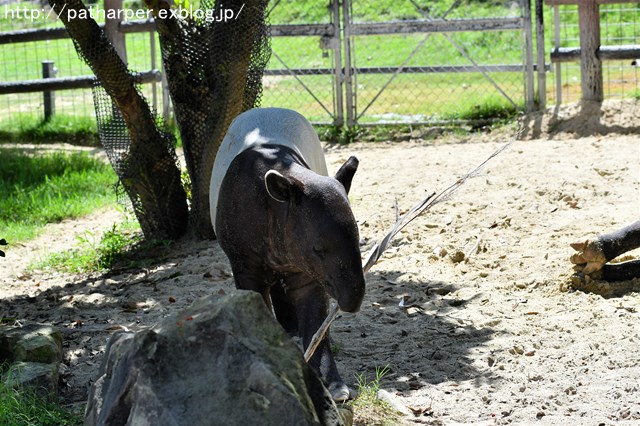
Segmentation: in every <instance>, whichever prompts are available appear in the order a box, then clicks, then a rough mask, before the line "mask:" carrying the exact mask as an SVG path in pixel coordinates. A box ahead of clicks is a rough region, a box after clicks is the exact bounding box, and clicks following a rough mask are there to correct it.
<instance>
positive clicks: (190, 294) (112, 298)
mask: <svg viewBox="0 0 640 426" xmlns="http://www.w3.org/2000/svg"><path fill="white" fill-rule="evenodd" d="M150 253H152V254H153V255H154V256H156V260H155V262H153V261H152V260H151V261H145V262H142V263H144V264H145V267H142V268H140V267H135V268H128V267H125V266H122V265H120V266H118V267H116V268H115V269H114V270H112V271H110V272H107V273H104V274H93V275H91V276H86V277H81V278H77V277H76V278H74V277H72V276H70V277H69V281H67V284H65V285H64V286H54V287H50V288H47V289H45V290H43V291H40V290H39V288H38V287H31V288H29V289H28V291H29V293H28V294H23V295H19V296H15V297H11V298H5V299H0V318H2V319H3V323H5V324H12V323H15V324H20V323H26V322H36V323H43V324H50V325H53V326H55V327H56V328H58V329H59V330H60V331H61V333H62V336H63V350H64V360H63V363H64V364H65V365H66V367H68V368H64V367H63V374H62V377H63V383H62V385H61V386H60V394H61V397H62V402H63V403H75V402H79V401H84V400H86V398H87V392H88V388H89V385H90V383H91V382H92V381H93V380H94V378H95V374H96V372H97V369H98V367H99V366H100V363H101V362H102V354H103V353H104V350H105V347H106V343H107V341H108V340H109V338H110V337H111V335H112V334H113V333H115V332H116V331H119V330H123V329H129V330H133V331H136V330H139V329H141V328H144V327H150V326H153V325H155V324H156V323H157V322H159V321H160V320H162V318H164V317H166V316H168V315H171V314H173V313H175V312H177V311H179V310H181V309H183V308H185V307H187V306H189V305H190V304H191V303H192V302H193V301H194V300H195V299H197V298H199V297H202V296H206V295H208V294H212V293H216V292H219V291H221V290H224V291H232V290H233V280H232V278H231V275H230V273H229V272H228V270H227V269H228V263H227V261H226V258H225V257H224V254H223V253H222V250H220V249H219V247H217V244H215V243H213V242H211V241H193V240H185V241H180V242H178V243H175V244H173V245H172V246H168V247H164V248H155V249H153V250H151V251H150V252H146V254H147V255H148V254H150ZM137 254H138V255H142V253H140V252H137ZM46 279H47V277H46V276H42V280H41V281H42V283H41V284H40V285H41V286H42V287H46Z"/></svg>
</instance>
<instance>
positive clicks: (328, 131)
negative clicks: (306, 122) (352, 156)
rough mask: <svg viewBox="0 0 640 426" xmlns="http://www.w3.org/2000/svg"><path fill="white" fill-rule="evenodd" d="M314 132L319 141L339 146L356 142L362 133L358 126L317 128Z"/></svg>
mask: <svg viewBox="0 0 640 426" xmlns="http://www.w3.org/2000/svg"><path fill="white" fill-rule="evenodd" d="M316 130H317V131H318V136H319V137H320V139H321V140H323V141H326V142H330V143H339V144H349V143H352V142H357V141H358V137H359V136H360V134H361V132H362V130H361V128H360V127H359V126H354V127H351V128H349V127H346V126H317V127H316Z"/></svg>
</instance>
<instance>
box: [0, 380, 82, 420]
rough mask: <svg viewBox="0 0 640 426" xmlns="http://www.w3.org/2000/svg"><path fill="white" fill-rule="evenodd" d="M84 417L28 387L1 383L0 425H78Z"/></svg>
mask: <svg viewBox="0 0 640 426" xmlns="http://www.w3.org/2000/svg"><path fill="white" fill-rule="evenodd" d="M81 424H82V418H81V417H80V416H78V415H77V414H74V413H72V412H71V411H68V410H66V409H65V408H63V407H61V406H60V405H58V404H55V403H53V402H49V401H46V400H44V399H42V398H40V397H39V396H37V395H36V394H35V393H34V392H32V391H30V390H28V389H20V388H13V387H11V386H8V385H7V384H5V383H0V425H7V426H77V425H81Z"/></svg>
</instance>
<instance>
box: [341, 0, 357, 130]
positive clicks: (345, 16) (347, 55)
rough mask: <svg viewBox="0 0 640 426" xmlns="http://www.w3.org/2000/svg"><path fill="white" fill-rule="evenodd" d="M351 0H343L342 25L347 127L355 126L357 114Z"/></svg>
mask: <svg viewBox="0 0 640 426" xmlns="http://www.w3.org/2000/svg"><path fill="white" fill-rule="evenodd" d="M350 9H351V0H343V1H342V23H343V28H344V30H343V33H342V37H344V80H343V84H344V87H345V104H346V105H345V109H346V110H347V111H346V112H347V127H353V126H355V125H356V124H357V123H356V120H355V114H354V105H353V101H354V98H353V87H352V81H351V78H352V77H351V73H352V71H353V68H351V62H352V59H351V27H350V23H351V12H350Z"/></svg>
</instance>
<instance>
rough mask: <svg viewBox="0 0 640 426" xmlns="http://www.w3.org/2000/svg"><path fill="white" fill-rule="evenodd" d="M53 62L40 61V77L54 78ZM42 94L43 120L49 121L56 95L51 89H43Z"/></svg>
mask: <svg viewBox="0 0 640 426" xmlns="http://www.w3.org/2000/svg"><path fill="white" fill-rule="evenodd" d="M56 72H57V70H56V67H55V62H53V61H42V78H43V79H44V78H54V77H55V76H56ZM43 95H44V121H49V120H50V119H51V117H53V114H54V113H55V111H56V95H55V92H54V91H52V90H45V91H44V92H43Z"/></svg>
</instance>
